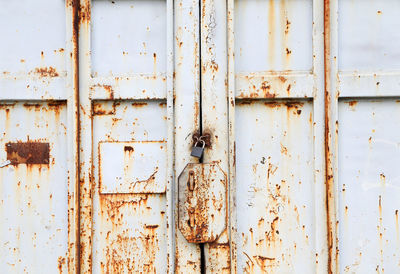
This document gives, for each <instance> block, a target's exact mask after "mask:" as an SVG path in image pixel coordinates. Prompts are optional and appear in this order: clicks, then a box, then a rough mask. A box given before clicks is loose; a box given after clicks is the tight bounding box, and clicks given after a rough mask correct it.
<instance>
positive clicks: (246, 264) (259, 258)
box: [235, 101, 316, 273]
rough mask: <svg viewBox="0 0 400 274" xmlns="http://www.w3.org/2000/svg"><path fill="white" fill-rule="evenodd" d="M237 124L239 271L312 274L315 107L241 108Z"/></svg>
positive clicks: (242, 105) (297, 104)
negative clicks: (313, 132)
mask: <svg viewBox="0 0 400 274" xmlns="http://www.w3.org/2000/svg"><path fill="white" fill-rule="evenodd" d="M235 121H236V168H237V172H236V176H237V179H236V180H237V186H236V189H237V214H238V215H237V218H238V224H237V227H238V228H237V229H238V232H237V233H238V238H239V239H238V251H237V252H238V271H239V272H246V273H261V272H269V273H294V272H299V273H310V272H312V271H313V269H314V267H315V261H314V256H315V239H314V238H313V235H314V232H315V225H316V224H315V220H314V218H313V212H314V210H315V205H314V198H313V193H314V183H313V160H312V158H313V156H312V155H313V153H312V151H313V148H312V139H313V138H312V135H313V134H312V121H313V117H312V105H311V104H310V102H307V101H305V102H293V103H284V102H278V103H277V102H267V103H264V102H254V103H248V102H238V103H237V105H236V119H235ZM248 128H251V130H250V131H249V130H246V129H248ZM260 136H263V137H262V138H260Z"/></svg>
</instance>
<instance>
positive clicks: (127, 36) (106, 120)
mask: <svg viewBox="0 0 400 274" xmlns="http://www.w3.org/2000/svg"><path fill="white" fill-rule="evenodd" d="M171 4H172V1H164V0H151V1H145V0H131V1H118V0H116V1H103V0H98V1H97V0H95V1H88V0H83V1H80V13H79V19H80V24H79V100H80V108H81V109H80V187H81V188H80V190H81V192H80V203H81V208H80V209H81V215H80V216H81V221H80V243H81V246H80V270H81V272H82V273H88V272H92V273H167V272H168V271H172V270H173V268H172V263H173V261H172V258H173V255H172V252H171V250H172V247H173V238H171V236H172V229H173V225H172V224H173V223H172V214H171V209H172V196H171V186H172V178H173V176H172V166H173V162H172V161H173V138H172V135H173V96H172V95H173V94H172V88H173V86H172V69H173V59H172V45H173V44H172V43H173V40H172V30H173V26H172V22H173V21H172V16H173V12H172V6H171Z"/></svg>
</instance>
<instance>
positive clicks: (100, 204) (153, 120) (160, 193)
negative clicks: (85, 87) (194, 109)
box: [92, 100, 167, 273]
mask: <svg viewBox="0 0 400 274" xmlns="http://www.w3.org/2000/svg"><path fill="white" fill-rule="evenodd" d="M94 105H95V106H96V111H94V113H93V147H94V148H95V150H94V163H95V165H94V166H95V168H94V174H95V182H96V184H95V185H94V188H93V189H94V190H96V191H95V192H94V196H93V231H94V233H93V251H92V252H93V272H95V273H110V272H112V273H123V272H125V273H127V272H144V273H149V272H153V273H154V272H157V273H165V272H166V269H167V256H166V255H167V254H166V253H165V250H166V244H167V242H166V237H165V236H166V235H165V234H166V206H165V204H166V199H165V189H166V179H167V178H166V177H167V176H166V161H165V158H166V157H165V156H166V155H165V154H166V153H165V152H166V134H167V122H166V104H165V103H164V102H163V101H159V102H157V101H149V102H137V101H127V100H123V101H108V100H107V101H96V102H94ZM107 110H108V111H107ZM154 146H156V148H157V149H156V148H155V147H154ZM160 152H162V153H160ZM105 157H108V159H104V158H105ZM143 160H145V161H147V164H148V165H150V169H147V167H146V166H143V163H142V162H143ZM151 160H153V161H151ZM160 160H161V162H160ZM149 161H150V162H149ZM157 162H158V164H156V165H155V163H157ZM140 167H142V168H141V169H140ZM136 178H137V179H136ZM110 186H111V187H110Z"/></svg>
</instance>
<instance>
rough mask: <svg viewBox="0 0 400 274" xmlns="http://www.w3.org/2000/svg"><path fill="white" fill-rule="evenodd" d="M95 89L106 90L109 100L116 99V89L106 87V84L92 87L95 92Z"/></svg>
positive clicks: (109, 86)
mask: <svg viewBox="0 0 400 274" xmlns="http://www.w3.org/2000/svg"><path fill="white" fill-rule="evenodd" d="M95 88H102V89H104V90H105V91H106V92H107V94H108V99H111V100H112V99H114V89H113V87H112V86H111V85H105V84H96V85H93V86H91V87H90V89H91V90H94V89H95Z"/></svg>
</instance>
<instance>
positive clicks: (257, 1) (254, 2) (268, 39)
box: [235, 0, 313, 72]
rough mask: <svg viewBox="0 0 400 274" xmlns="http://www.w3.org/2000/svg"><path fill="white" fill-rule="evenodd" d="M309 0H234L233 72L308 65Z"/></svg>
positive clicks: (283, 68) (298, 68)
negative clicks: (234, 68)
mask: <svg viewBox="0 0 400 274" xmlns="http://www.w3.org/2000/svg"><path fill="white" fill-rule="evenodd" d="M312 22H313V14H312V1H311V0H268V1H267V0H236V1H235V67H236V72H255V71H287V70H302V71H311V69H312Z"/></svg>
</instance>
